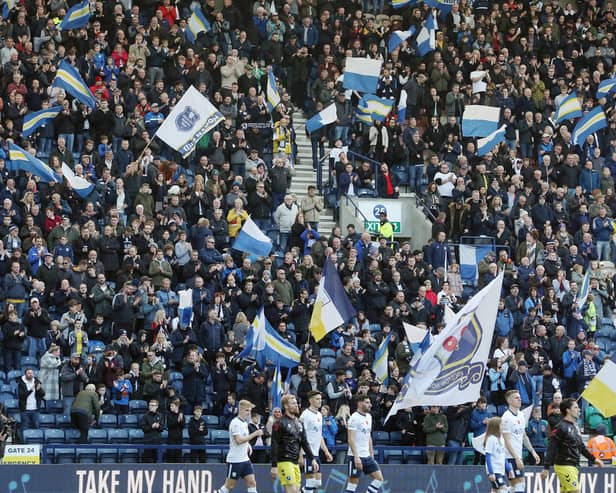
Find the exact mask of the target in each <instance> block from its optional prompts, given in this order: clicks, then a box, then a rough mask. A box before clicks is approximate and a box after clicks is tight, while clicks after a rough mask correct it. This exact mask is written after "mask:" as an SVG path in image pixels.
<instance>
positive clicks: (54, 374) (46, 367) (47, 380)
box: [39, 352, 62, 400]
mask: <svg viewBox="0 0 616 493" xmlns="http://www.w3.org/2000/svg"><path fill="white" fill-rule="evenodd" d="M40 367H41V370H40V372H39V378H40V379H41V382H42V383H43V391H44V392H45V398H46V399H47V400H49V399H53V400H58V399H60V368H61V367H62V360H61V359H60V357H59V356H54V355H53V354H52V353H50V352H47V353H45V354H44V355H43V357H42V358H41V365H40Z"/></svg>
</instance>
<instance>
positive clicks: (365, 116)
mask: <svg viewBox="0 0 616 493" xmlns="http://www.w3.org/2000/svg"><path fill="white" fill-rule="evenodd" d="M360 103H361V101H360ZM355 118H357V121H360V122H362V123H367V124H368V125H372V112H371V111H370V110H369V109H368V108H366V107H365V106H362V105H361V104H358V105H357V109H356V110H355Z"/></svg>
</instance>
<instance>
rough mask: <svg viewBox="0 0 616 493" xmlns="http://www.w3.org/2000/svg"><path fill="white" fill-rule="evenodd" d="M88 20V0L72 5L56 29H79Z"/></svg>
mask: <svg viewBox="0 0 616 493" xmlns="http://www.w3.org/2000/svg"><path fill="white" fill-rule="evenodd" d="M89 20H90V0H83V2H81V3H78V4H76V5H73V6H72V7H71V8H70V9H68V12H67V13H66V15H65V16H64V19H62V22H60V25H59V26H58V29H59V30H60V31H66V30H67V29H80V28H82V27H83V26H85V25H86V24H87V23H88V21H89Z"/></svg>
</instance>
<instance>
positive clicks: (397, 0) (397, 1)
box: [391, 0, 417, 9]
mask: <svg viewBox="0 0 616 493" xmlns="http://www.w3.org/2000/svg"><path fill="white" fill-rule="evenodd" d="M415 3H417V0H391V6H392V7H393V8H394V9H401V8H402V7H406V6H407V5H411V4H413V5H414V4H415Z"/></svg>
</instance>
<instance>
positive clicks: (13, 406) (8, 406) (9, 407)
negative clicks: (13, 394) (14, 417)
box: [4, 399, 19, 414]
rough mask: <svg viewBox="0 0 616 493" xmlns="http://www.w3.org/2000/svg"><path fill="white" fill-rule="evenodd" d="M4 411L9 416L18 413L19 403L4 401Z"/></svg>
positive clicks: (10, 400) (9, 400)
mask: <svg viewBox="0 0 616 493" xmlns="http://www.w3.org/2000/svg"><path fill="white" fill-rule="evenodd" d="M4 410H5V411H6V412H7V413H9V414H17V413H19V401H18V400H17V399H7V400H5V401H4Z"/></svg>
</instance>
